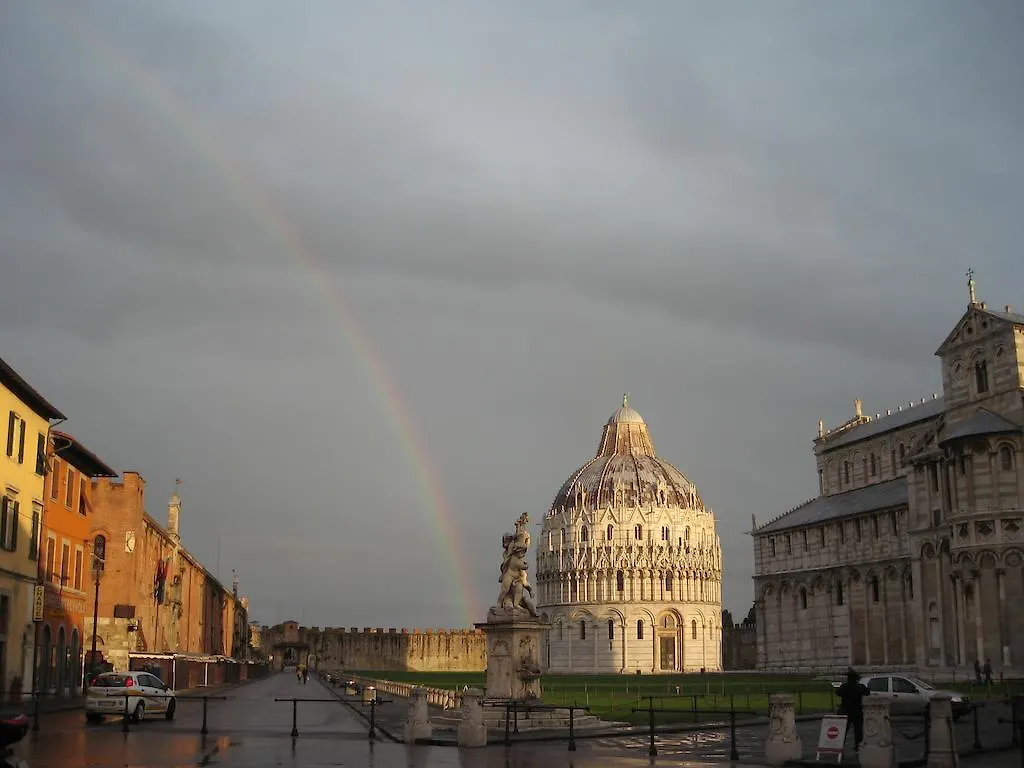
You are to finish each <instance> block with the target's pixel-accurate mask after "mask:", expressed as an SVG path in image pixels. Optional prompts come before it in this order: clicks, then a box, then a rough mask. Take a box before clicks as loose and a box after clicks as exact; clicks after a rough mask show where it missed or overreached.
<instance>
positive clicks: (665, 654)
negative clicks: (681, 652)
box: [658, 637, 676, 669]
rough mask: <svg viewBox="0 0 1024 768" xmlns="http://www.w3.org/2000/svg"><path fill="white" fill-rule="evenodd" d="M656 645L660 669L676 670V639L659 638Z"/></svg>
mask: <svg viewBox="0 0 1024 768" xmlns="http://www.w3.org/2000/svg"><path fill="white" fill-rule="evenodd" d="M658 645H659V650H660V656H661V668H662V669H675V668H676V639H675V638H674V637H659V638H658Z"/></svg>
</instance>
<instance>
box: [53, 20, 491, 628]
mask: <svg viewBox="0 0 1024 768" xmlns="http://www.w3.org/2000/svg"><path fill="white" fill-rule="evenodd" d="M38 5H39V6H41V7H48V8H49V9H50V10H51V11H52V17H53V18H54V19H55V20H56V21H57V22H59V23H60V25H61V26H62V27H63V28H64V29H65V30H67V31H68V32H69V33H70V35H71V36H72V37H73V38H75V39H76V40H77V41H79V42H80V43H82V44H83V46H84V47H85V48H87V49H88V50H90V51H92V52H94V53H96V54H98V55H99V56H101V57H102V58H103V59H104V60H105V61H106V62H107V63H108V64H110V65H111V66H112V67H113V68H114V69H115V70H116V71H117V72H118V73H120V74H121V75H123V76H124V77H125V79H126V80H127V81H128V82H129V83H131V85H132V86H133V88H134V90H135V92H136V93H137V94H139V95H140V96H141V97H142V98H144V99H145V100H146V101H148V102H149V103H150V105H151V106H153V107H155V108H156V109H158V110H159V111H160V112H161V113H163V114H164V115H166V116H167V117H168V118H170V119H171V120H173V121H174V123H175V124H176V125H177V126H178V127H179V128H180V129H181V132H182V135H183V136H185V137H187V138H188V139H189V140H190V141H191V143H192V144H193V145H194V146H195V148H196V149H197V151H198V152H199V153H200V154H201V155H202V156H203V157H204V159H205V160H207V161H208V162H209V163H210V164H211V165H212V166H213V167H214V168H216V169H217V170H218V171H219V172H220V174H221V176H222V177H223V178H224V180H225V181H226V182H227V183H228V186H229V187H230V188H231V189H232V190H233V192H234V193H235V194H236V195H237V196H238V197H239V198H240V199H241V200H242V201H244V202H246V203H247V204H249V205H250V206H252V208H253V211H254V213H255V214H257V218H258V219H259V220H260V221H262V222H263V223H264V224H265V225H266V227H267V229H268V231H269V232H270V234H271V235H273V237H274V238H275V239H276V240H277V241H278V242H279V243H280V244H281V246H282V247H283V248H284V251H285V252H286V253H288V254H290V255H291V256H292V258H294V259H295V262H296V263H297V264H298V265H299V266H300V267H301V268H302V270H303V271H304V272H305V273H306V274H307V275H308V276H309V277H310V280H311V282H312V283H313V285H314V288H315V289H316V290H318V291H319V292H321V293H322V295H323V297H324V298H325V299H326V305H327V306H328V307H329V308H330V310H331V311H332V312H333V314H334V316H335V317H336V318H337V319H338V321H339V323H338V324H339V326H340V328H341V330H342V334H343V336H344V339H345V341H346V342H347V344H348V346H349V347H350V348H351V350H352V351H353V352H355V355H356V357H358V358H359V360H360V361H362V363H363V365H364V367H365V369H366V372H367V374H368V376H369V379H370V381H371V383H372V385H373V387H374V389H375V390H376V392H377V393H378V395H379V396H380V398H381V400H382V403H383V405H384V408H385V410H386V411H387V413H388V414H389V415H390V417H391V421H392V424H393V426H394V429H395V432H396V434H397V436H398V441H399V443H400V445H401V448H402V452H403V453H404V455H405V457H406V460H407V461H408V463H409V466H410V467H411V468H412V470H413V473H414V474H415V476H416V480H417V482H418V484H419V486H420V488H421V490H422V493H423V496H424V499H425V501H426V504H427V507H428V509H429V511H430V514H431V515H432V516H433V522H434V524H435V529H436V531H437V537H438V545H439V546H440V547H441V548H442V549H443V550H446V552H445V557H444V558H443V559H444V560H447V561H448V562H450V563H452V567H453V569H454V577H455V582H456V584H457V585H458V596H459V608H460V611H461V614H462V615H461V620H462V622H463V623H464V625H465V626H467V627H471V626H472V625H473V622H474V621H475V620H477V619H478V618H479V617H481V616H482V608H481V604H480V601H479V599H478V596H477V594H476V591H475V589H474V588H473V586H472V585H473V584H474V583H475V582H474V579H473V578H472V577H471V574H469V573H468V572H467V569H466V564H467V563H468V560H467V559H466V558H464V557H463V556H462V546H461V540H460V539H461V537H460V535H459V527H458V525H457V524H456V523H455V520H454V518H453V517H452V513H451V509H450V507H449V505H448V502H447V500H446V498H445V493H444V487H443V485H442V483H441V478H440V476H439V474H438V472H437V469H436V468H435V466H434V463H433V461H432V460H431V458H430V453H429V452H428V451H427V449H426V446H425V445H424V441H423V439H422V437H421V436H420V432H419V430H418V428H417V427H416V424H415V422H414V420H413V418H412V415H411V414H410V413H409V409H408V407H407V406H406V404H405V400H404V399H403V398H402V395H401V393H400V392H399V389H398V386H397V385H396V383H395V380H394V378H393V377H392V376H391V374H390V373H389V371H388V369H387V366H386V365H385V364H384V360H383V359H382V357H381V356H380V354H379V353H378V352H377V350H376V349H375V347H374V345H373V343H372V340H371V338H370V335H369V333H368V332H367V331H366V330H365V329H364V328H363V327H362V326H361V325H360V323H359V322H358V319H357V317H356V315H355V313H354V312H353V311H352V310H351V308H350V307H349V306H348V303H347V302H346V301H345V298H344V296H343V295H342V294H341V292H340V291H339V290H338V288H337V286H336V285H335V284H334V281H333V279H332V277H331V276H330V274H329V273H328V271H327V269H326V268H325V266H324V264H323V263H322V261H321V260H320V258H319V257H318V256H317V254H316V253H315V252H314V251H313V249H312V248H310V247H309V246H308V245H307V244H306V242H305V240H304V239H303V237H302V234H301V233H300V232H299V231H298V230H297V229H296V228H295V226H293V225H292V223H291V222H290V221H289V220H288V218H287V217H286V216H285V214H284V213H283V212H282V211H281V210H280V209H279V207H277V206H276V205H275V204H274V201H273V200H272V199H271V197H270V196H269V195H268V194H267V192H266V190H265V189H264V188H263V187H262V185H261V184H260V183H259V181H258V180H257V179H256V178H255V176H254V175H253V174H252V173H251V172H250V171H249V170H248V169H247V168H246V167H245V166H244V165H243V163H242V162H240V161H239V159H238V158H237V157H236V156H235V155H234V154H233V153H232V152H231V150H230V148H229V147H228V146H227V145H225V144H224V142H221V141H218V140H217V138H216V137H215V136H214V135H212V134H211V133H210V131H208V130H206V128H205V126H204V124H203V121H202V119H201V118H200V116H199V115H197V114H196V112H195V110H193V109H190V108H189V106H188V105H187V104H185V103H184V102H183V101H182V100H181V99H179V98H178V97H177V96H175V94H174V93H173V92H172V91H171V90H170V89H169V88H168V87H167V86H166V85H164V83H163V82H162V81H161V80H160V79H159V78H157V77H156V76H154V75H153V74H151V73H150V72H148V71H147V70H146V69H145V67H143V66H142V65H141V64H139V63H138V62H137V61H135V60H133V59H132V58H130V57H129V56H127V55H126V54H124V53H122V52H121V51H119V50H117V49H116V48H115V47H114V46H113V45H111V44H110V43H109V42H108V41H106V40H105V39H103V38H102V37H101V36H100V35H99V34H97V32H96V31H95V30H94V29H93V28H92V27H91V26H90V25H89V24H88V23H87V22H85V21H84V20H82V19H81V18H80V17H78V16H77V15H75V14H73V13H72V12H71V11H70V10H69V9H67V8H66V7H58V6H56V5H54V4H52V3H39V4H38Z"/></svg>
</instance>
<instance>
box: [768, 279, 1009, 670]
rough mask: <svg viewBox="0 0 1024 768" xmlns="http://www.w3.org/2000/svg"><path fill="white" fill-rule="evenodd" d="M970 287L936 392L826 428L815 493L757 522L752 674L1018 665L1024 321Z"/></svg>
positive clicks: (945, 349) (818, 444)
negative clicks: (996, 307) (757, 671)
mask: <svg viewBox="0 0 1024 768" xmlns="http://www.w3.org/2000/svg"><path fill="white" fill-rule="evenodd" d="M970 288H971V302H970V304H969V306H968V309H967V311H966V313H965V314H964V315H963V316H962V317H961V318H960V319H959V321H958V322H957V323H956V325H955V327H954V328H953V330H952V331H951V332H950V333H949V335H948V336H947V337H946V339H945V341H943V342H942V345H941V346H940V347H939V349H938V351H937V352H936V356H937V357H938V358H939V359H940V361H941V375H942V389H943V393H942V395H941V396H939V395H937V394H936V395H933V396H932V397H931V398H930V399H926V400H922V401H920V402H917V403H912V404H910V405H909V406H907V407H900V408H898V409H897V410H895V411H889V412H887V413H885V414H884V415H883V414H876V415H875V416H874V417H872V416H867V415H865V414H864V413H863V412H862V408H861V404H860V401H857V402H856V403H855V413H854V417H853V418H852V419H851V420H849V421H847V422H846V423H844V424H842V425H840V426H838V427H836V428H835V429H831V430H825V428H824V425H823V424H820V423H819V427H818V437H817V439H816V440H815V441H814V455H815V458H816V463H817V470H818V483H819V496H818V497H817V498H815V499H812V500H811V501H808V502H807V503H805V504H802V505H801V506H799V507H797V508H795V509H793V510H791V511H789V512H787V513H786V514H784V515H782V516H781V517H779V518H777V519H775V520H772V521H770V522H768V523H766V524H763V525H760V526H758V525H757V524H756V522H755V525H754V529H753V539H754V562H755V576H754V579H755V598H756V601H755V606H756V612H757V621H756V625H757V633H758V642H757V646H758V659H757V665H758V668H760V669H768V670H808V671H811V670H813V671H828V670H831V671H835V670H838V669H842V668H845V667H847V666H849V665H851V664H852V665H855V666H857V667H878V668H899V667H904V668H908V669H918V670H922V669H927V670H930V671H933V672H936V673H938V674H942V673H948V672H950V671H951V670H952V669H953V668H956V667H972V666H973V664H974V662H975V660H978V661H980V662H981V663H982V664H984V663H985V661H986V660H991V663H992V665H993V667H994V668H995V669H996V670H997V672H998V671H999V670H1002V671H1003V673H1004V674H1010V673H1011V672H1013V671H1014V670H1017V671H1019V670H1024V612H1017V611H1014V610H1012V606H1013V605H1014V604H1018V605H1020V604H1022V603H1024V471H1022V466H1021V464H1022V449H1024V439H1022V438H1024V432H1022V425H1024V315H1020V314H1016V313H1014V312H1013V311H1012V308H1011V307H1009V306H1007V307H1006V308H1005V309H1004V311H999V312H997V311H993V310H990V309H988V307H987V306H986V305H985V304H984V303H981V302H978V301H977V300H976V298H975V295H974V285H973V281H971V283H970Z"/></svg>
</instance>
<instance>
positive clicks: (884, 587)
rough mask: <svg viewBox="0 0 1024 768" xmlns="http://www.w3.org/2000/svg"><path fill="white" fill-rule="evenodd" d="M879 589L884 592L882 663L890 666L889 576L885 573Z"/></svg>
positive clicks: (880, 580)
mask: <svg viewBox="0 0 1024 768" xmlns="http://www.w3.org/2000/svg"><path fill="white" fill-rule="evenodd" d="M878 588H879V589H880V590H881V592H882V663H883V664H884V665H885V666H889V576H888V574H885V573H883V574H882V576H881V578H880V579H879V586H878Z"/></svg>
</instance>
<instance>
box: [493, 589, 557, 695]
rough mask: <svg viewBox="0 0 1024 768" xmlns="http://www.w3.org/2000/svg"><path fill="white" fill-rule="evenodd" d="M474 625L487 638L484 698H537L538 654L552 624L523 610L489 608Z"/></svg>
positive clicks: (538, 681) (538, 693) (539, 657)
mask: <svg viewBox="0 0 1024 768" xmlns="http://www.w3.org/2000/svg"><path fill="white" fill-rule="evenodd" d="M476 626H477V628H478V629H481V630H483V631H484V632H485V633H486V635H487V688H486V692H485V694H486V696H487V698H488V699H506V700H507V699H519V700H531V699H540V694H541V688H540V675H541V663H540V659H541V655H540V654H541V648H543V647H544V646H543V643H544V633H545V632H547V631H548V630H549V629H550V628H551V625H550V624H545V623H544V622H542V621H539V620H538V619H535V618H534V617H533V616H531V615H530V614H529V613H528V612H527V611H524V610H515V611H502V610H498V609H495V608H492V609H491V610H490V611H489V612H488V614H487V621H486V622H485V623H483V624H477V625H476Z"/></svg>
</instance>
